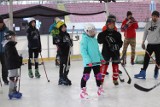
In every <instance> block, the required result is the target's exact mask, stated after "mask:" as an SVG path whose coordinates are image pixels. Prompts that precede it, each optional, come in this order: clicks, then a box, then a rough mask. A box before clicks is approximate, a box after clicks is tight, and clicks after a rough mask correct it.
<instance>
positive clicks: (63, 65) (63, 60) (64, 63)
mask: <svg viewBox="0 0 160 107" xmlns="http://www.w3.org/2000/svg"><path fill="white" fill-rule="evenodd" d="M69 68H70V57H68V56H67V55H66V56H60V69H59V77H60V78H61V77H64V78H65V77H67V75H68V73H69Z"/></svg>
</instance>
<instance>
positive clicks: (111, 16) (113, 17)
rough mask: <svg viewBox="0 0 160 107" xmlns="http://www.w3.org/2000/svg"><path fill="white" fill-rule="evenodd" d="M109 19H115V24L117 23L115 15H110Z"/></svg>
mask: <svg viewBox="0 0 160 107" xmlns="http://www.w3.org/2000/svg"><path fill="white" fill-rule="evenodd" d="M109 18H112V19H114V20H115V22H116V16H114V15H112V14H110V15H109V16H108V19H109Z"/></svg>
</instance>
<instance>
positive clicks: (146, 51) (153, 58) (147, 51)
mask: <svg viewBox="0 0 160 107" xmlns="http://www.w3.org/2000/svg"><path fill="white" fill-rule="evenodd" d="M145 51H146V53H147V54H148V56H149V57H150V58H151V59H152V60H153V63H154V64H156V66H157V67H158V68H159V69H160V66H159V65H158V64H157V62H156V61H155V59H154V58H153V57H152V56H151V55H150V54H149V52H148V51H147V50H145Z"/></svg>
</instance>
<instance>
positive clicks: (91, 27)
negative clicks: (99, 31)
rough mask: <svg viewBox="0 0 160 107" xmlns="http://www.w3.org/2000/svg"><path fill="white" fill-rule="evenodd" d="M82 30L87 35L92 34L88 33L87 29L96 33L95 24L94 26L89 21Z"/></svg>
mask: <svg viewBox="0 0 160 107" xmlns="http://www.w3.org/2000/svg"><path fill="white" fill-rule="evenodd" d="M84 31H85V33H86V34H88V35H89V36H93V35H91V34H90V32H89V31H94V33H95V34H96V28H95V26H94V25H93V24H90V23H89V24H86V25H85V27H84ZM95 34H94V35H95Z"/></svg>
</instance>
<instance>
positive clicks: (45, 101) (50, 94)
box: [0, 57, 160, 107]
mask: <svg viewBox="0 0 160 107" xmlns="http://www.w3.org/2000/svg"><path fill="white" fill-rule="evenodd" d="M129 59H130V58H129V57H128V61H127V62H128V63H127V66H126V69H127V71H128V72H129V74H130V76H131V78H132V83H131V84H127V83H126V82H127V81H128V78H127V76H126V73H125V72H124V70H123V68H122V67H121V66H120V70H122V72H123V77H124V78H125V82H124V83H120V82H119V83H120V84H119V86H114V85H113V83H112V68H111V66H110V67H109V70H108V71H109V73H110V74H109V76H106V78H105V83H104V90H105V94H104V96H100V97H98V96H97V87H96V84H95V79H94V76H93V72H92V74H91V78H90V79H89V81H88V83H87V91H88V94H89V97H90V98H89V99H88V100H81V99H80V97H79V94H80V92H81V90H80V80H81V77H82V72H83V66H82V61H72V62H71V69H70V73H69V78H70V79H71V80H72V84H73V85H72V86H59V85H57V84H58V75H59V73H58V70H59V69H58V67H55V65H54V61H51V62H45V65H46V70H47V73H48V77H49V79H50V82H49V83H48V82H47V80H46V77H45V73H44V71H43V66H42V65H41V66H40V73H41V78H40V79H36V78H33V79H30V78H29V77H28V74H27V65H24V66H22V76H21V92H22V93H23V97H22V98H21V99H19V100H14V99H13V100H9V99H8V86H6V85H3V93H1V94H0V107H159V106H160V103H159V102H158V101H159V99H160V93H159V91H160V87H157V88H155V89H154V90H152V91H150V92H148V93H147V92H141V91H139V90H137V89H135V88H134V86H133V85H134V83H138V84H140V85H141V86H144V87H148V88H150V87H152V86H153V85H155V84H156V83H158V82H159V79H157V80H155V79H154V78H153V69H154V64H151V65H150V66H149V68H148V70H147V77H146V80H137V79H134V78H133V75H134V74H136V73H138V72H139V70H140V68H141V67H142V65H137V64H136V65H133V66H132V65H130V63H129V62H130V60H129ZM110 65H111V64H110ZM0 88H1V87H0Z"/></svg>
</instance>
